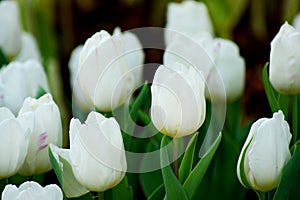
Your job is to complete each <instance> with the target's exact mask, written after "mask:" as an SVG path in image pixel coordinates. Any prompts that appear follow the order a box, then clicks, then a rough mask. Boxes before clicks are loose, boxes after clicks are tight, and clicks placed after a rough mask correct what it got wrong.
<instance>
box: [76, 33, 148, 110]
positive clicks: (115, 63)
mask: <svg viewBox="0 0 300 200" xmlns="http://www.w3.org/2000/svg"><path fill="white" fill-rule="evenodd" d="M132 59H135V60H134V61H133V60H132ZM143 59H144V53H143V50H142V46H141V44H140V43H139V41H138V39H137V37H136V36H135V35H133V34H132V33H129V32H128V33H125V34H123V33H118V31H116V32H115V34H114V35H113V36H111V35H110V34H109V33H108V32H106V31H104V30H102V31H100V32H98V33H95V34H94V35H93V36H92V37H91V38H89V39H88V40H87V41H86V43H85V44H84V46H83V48H82V50H81V53H80V58H79V71H78V82H79V84H78V86H79V87H80V90H81V91H82V94H83V97H84V99H85V101H87V104H88V105H94V106H95V107H96V108H97V109H98V110H100V111H105V112H109V111H112V110H113V109H115V108H117V107H119V106H120V105H122V104H124V103H125V101H126V100H127V98H128V97H129V96H130V94H131V93H132V92H133V90H134V89H136V88H137V87H138V86H139V85H137V83H138V82H139V81H140V80H141V77H140V76H141V73H139V72H140V71H141V70H140V69H141V67H142V64H143ZM75 86H77V85H75ZM75 90H76V89H75Z"/></svg>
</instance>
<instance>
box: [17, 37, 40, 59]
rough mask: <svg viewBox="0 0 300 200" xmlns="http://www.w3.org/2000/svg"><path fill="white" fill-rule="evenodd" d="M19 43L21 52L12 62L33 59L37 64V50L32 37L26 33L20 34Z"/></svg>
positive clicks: (38, 56) (38, 55)
mask: <svg viewBox="0 0 300 200" xmlns="http://www.w3.org/2000/svg"><path fill="white" fill-rule="evenodd" d="M21 42H22V46H21V50H20V52H19V54H18V55H17V56H16V57H15V59H14V60H16V61H20V62H25V61H27V60H30V59H33V60H36V61H38V62H41V55H40V52H39V48H38V45H37V42H36V40H35V38H34V37H33V35H32V34H30V33H27V32H22V41H21Z"/></svg>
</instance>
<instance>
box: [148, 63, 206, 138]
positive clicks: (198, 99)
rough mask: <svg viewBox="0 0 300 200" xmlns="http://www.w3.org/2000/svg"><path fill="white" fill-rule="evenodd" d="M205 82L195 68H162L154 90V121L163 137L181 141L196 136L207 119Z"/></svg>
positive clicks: (157, 74)
mask: <svg viewBox="0 0 300 200" xmlns="http://www.w3.org/2000/svg"><path fill="white" fill-rule="evenodd" d="M204 86H205V84H204V79H203V76H202V74H201V72H199V71H196V70H195V69H194V68H193V67H192V66H190V67H187V66H185V65H182V64H179V63H175V64H173V66H172V67H169V66H164V65H161V66H160V67H159V68H158V69H157V71H156V72H155V75H154V80H153V83H152V86H151V93H152V104H151V118H152V121H153V124H154V126H155V127H156V128H157V129H158V130H159V131H160V132H162V133H164V134H166V135H168V136H171V137H174V138H179V137H183V136H186V135H189V134H192V133H194V132H195V131H197V129H199V128H200V126H201V125H202V123H203V122H204V119H205V114H206V102H205V97H204Z"/></svg>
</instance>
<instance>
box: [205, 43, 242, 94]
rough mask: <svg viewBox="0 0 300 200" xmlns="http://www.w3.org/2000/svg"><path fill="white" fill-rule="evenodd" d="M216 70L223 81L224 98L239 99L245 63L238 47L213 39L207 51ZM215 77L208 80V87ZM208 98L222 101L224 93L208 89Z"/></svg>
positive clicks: (215, 89)
mask: <svg viewBox="0 0 300 200" xmlns="http://www.w3.org/2000/svg"><path fill="white" fill-rule="evenodd" d="M209 51H210V54H211V56H212V59H213V61H214V63H215V66H216V69H217V71H218V73H219V76H220V77H221V80H222V81H223V84H224V88H225V93H226V98H227V99H228V100H235V99H237V98H238V97H240V96H241V95H242V93H243V91H244V87H245V71H246V69H245V61H244V59H243V58H242V57H241V56H240V54H239V48H238V46H237V45H236V44H235V43H234V42H232V41H230V40H225V39H220V38H217V39H214V41H213V43H212V46H211V49H209ZM216 77H217V76H211V77H210V79H208V83H207V84H208V85H210V84H215V85H217V84H218V83H213V82H214V81H218V80H216V79H215V78H216ZM210 88H211V89H210V91H209V92H210V98H212V99H223V95H224V92H223V91H222V90H220V87H217V86H216V87H210Z"/></svg>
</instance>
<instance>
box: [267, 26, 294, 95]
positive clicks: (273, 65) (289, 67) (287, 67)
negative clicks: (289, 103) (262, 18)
mask: <svg viewBox="0 0 300 200" xmlns="http://www.w3.org/2000/svg"><path fill="white" fill-rule="evenodd" d="M299 37H300V32H299V31H298V30H296V29H295V28H294V27H292V26H290V25H289V24H288V23H287V22H286V23H284V24H283V25H282V26H281V28H280V30H279V32H278V33H277V35H276V36H275V38H274V39H273V40H272V42H271V53H270V67H269V69H270V71H269V76H270V82H271V84H272V85H273V87H274V88H275V89H276V90H277V91H278V92H281V93H284V94H298V93H300V57H299V54H300V45H299Z"/></svg>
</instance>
